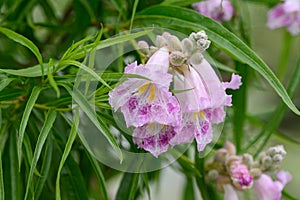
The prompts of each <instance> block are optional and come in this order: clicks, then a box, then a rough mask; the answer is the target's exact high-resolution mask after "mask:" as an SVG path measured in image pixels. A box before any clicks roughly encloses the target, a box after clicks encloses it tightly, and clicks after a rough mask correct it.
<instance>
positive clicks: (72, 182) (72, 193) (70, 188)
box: [61, 156, 89, 200]
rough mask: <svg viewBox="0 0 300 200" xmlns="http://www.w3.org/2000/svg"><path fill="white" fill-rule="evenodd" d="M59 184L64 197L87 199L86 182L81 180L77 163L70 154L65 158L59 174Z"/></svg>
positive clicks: (78, 199) (75, 199)
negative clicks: (62, 168)
mask: <svg viewBox="0 0 300 200" xmlns="http://www.w3.org/2000/svg"><path fill="white" fill-rule="evenodd" d="M61 182H62V183H61V185H62V191H63V193H64V195H63V196H65V199H72V200H88V199H89V198H88V193H87V188H86V184H85V182H84V180H83V176H82V173H81V171H80V168H79V165H78V164H77V163H76V162H75V161H74V159H73V157H72V156H69V157H68V158H67V160H66V163H65V166H64V170H63V171H62V174H61Z"/></svg>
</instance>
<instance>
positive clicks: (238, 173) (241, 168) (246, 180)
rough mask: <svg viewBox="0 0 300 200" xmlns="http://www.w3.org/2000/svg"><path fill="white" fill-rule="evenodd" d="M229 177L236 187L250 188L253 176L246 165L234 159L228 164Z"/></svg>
mask: <svg viewBox="0 0 300 200" xmlns="http://www.w3.org/2000/svg"><path fill="white" fill-rule="evenodd" d="M229 173H230V177H231V180H232V183H233V185H234V186H235V187H236V188H238V189H247V188H251V187H252V184H253V177H252V176H251V175H250V172H249V170H248V168H247V166H246V165H244V164H243V163H241V162H239V161H234V162H233V163H232V164H231V165H230V172H229Z"/></svg>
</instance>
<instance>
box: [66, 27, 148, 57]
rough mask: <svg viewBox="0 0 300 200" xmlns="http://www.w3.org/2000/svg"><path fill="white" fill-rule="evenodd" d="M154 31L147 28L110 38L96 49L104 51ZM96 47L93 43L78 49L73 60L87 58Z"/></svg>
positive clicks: (101, 42) (100, 43)
mask: <svg viewBox="0 0 300 200" xmlns="http://www.w3.org/2000/svg"><path fill="white" fill-rule="evenodd" d="M152 31H153V29H152V28H146V29H143V30H142V31H139V32H137V33H129V34H125V35H118V36H115V37H112V38H108V39H106V40H102V41H100V42H99V44H97V47H96V49H97V50H99V49H104V48H106V47H110V46H114V45H117V44H121V43H124V42H127V41H130V40H133V39H135V38H138V37H142V36H144V35H147V34H149V33H151V32H152ZM94 46H95V44H94V43H93V44H88V45H86V46H82V47H80V48H78V49H77V50H76V51H74V53H73V54H72V59H79V58H83V57H85V56H86V54H87V53H89V52H90V51H92V50H93V49H94Z"/></svg>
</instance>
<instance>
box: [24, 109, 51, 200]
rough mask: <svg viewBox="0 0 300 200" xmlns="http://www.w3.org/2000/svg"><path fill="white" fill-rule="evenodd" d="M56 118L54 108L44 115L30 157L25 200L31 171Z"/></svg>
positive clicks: (29, 184) (31, 175)
mask: <svg viewBox="0 0 300 200" xmlns="http://www.w3.org/2000/svg"><path fill="white" fill-rule="evenodd" d="M55 119H56V111H55V110H49V111H48V112H47V115H46V119H45V122H44V124H43V127H42V129H41V132H40V134H39V137H38V140H37V143H36V146H35V150H34V154H33V159H32V163H31V166H30V171H29V175H28V179H27V185H26V192H25V198H24V199H25V200H26V199H27V196H28V192H29V189H30V187H32V178H33V172H34V170H35V168H36V165H37V162H38V160H39V158H40V155H41V152H42V149H43V146H44V144H45V141H46V139H47V137H48V134H49V132H50V130H51V128H52V126H53V123H54V121H55Z"/></svg>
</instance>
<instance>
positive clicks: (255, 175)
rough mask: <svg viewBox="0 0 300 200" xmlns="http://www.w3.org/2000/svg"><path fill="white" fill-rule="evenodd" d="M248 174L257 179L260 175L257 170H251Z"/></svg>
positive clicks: (259, 171)
mask: <svg viewBox="0 0 300 200" xmlns="http://www.w3.org/2000/svg"><path fill="white" fill-rule="evenodd" d="M250 174H251V175H252V176H253V178H258V177H260V175H261V174H262V172H261V170H260V169H259V168H252V169H251V170H250Z"/></svg>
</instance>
